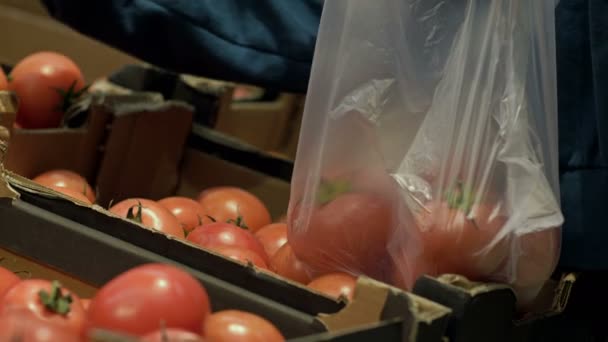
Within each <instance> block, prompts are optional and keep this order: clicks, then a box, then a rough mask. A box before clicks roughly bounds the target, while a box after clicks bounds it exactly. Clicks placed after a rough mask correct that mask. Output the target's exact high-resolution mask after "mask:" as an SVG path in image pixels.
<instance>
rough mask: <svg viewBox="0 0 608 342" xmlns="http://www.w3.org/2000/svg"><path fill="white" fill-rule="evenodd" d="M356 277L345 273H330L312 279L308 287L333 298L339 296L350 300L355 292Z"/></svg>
mask: <svg viewBox="0 0 608 342" xmlns="http://www.w3.org/2000/svg"><path fill="white" fill-rule="evenodd" d="M356 286H357V279H356V278H355V277H353V276H351V275H350V274H346V273H330V274H326V275H323V276H320V277H318V278H315V279H313V281H311V282H310V283H308V287H309V288H311V289H313V290H315V291H318V292H321V293H323V294H326V295H328V296H330V297H333V298H336V299H338V298H340V297H341V296H342V297H344V298H346V299H348V300H352V299H353V296H354V294H355V287H356Z"/></svg>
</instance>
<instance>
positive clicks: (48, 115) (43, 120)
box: [9, 51, 84, 128]
mask: <svg viewBox="0 0 608 342" xmlns="http://www.w3.org/2000/svg"><path fill="white" fill-rule="evenodd" d="M10 77H11V82H10V83H9V87H10V89H11V90H12V91H14V92H15V93H16V94H17V96H18V97H19V110H18V113H17V121H18V122H19V124H20V125H21V126H23V127H24V128H54V127H58V126H59V124H60V123H61V120H62V118H63V115H64V113H65V111H66V110H67V109H68V107H69V106H70V104H71V102H72V101H73V100H74V97H75V96H78V95H79V94H78V93H79V92H81V90H82V89H83V88H84V77H83V76H82V72H81V71H80V69H79V68H78V66H77V65H76V64H75V63H74V62H73V61H72V60H71V59H69V58H68V57H66V56H64V55H61V54H58V53H55V52H46V51H44V52H37V53H34V54H31V55H29V56H27V57H25V58H24V59H22V60H21V61H19V63H17V65H15V67H14V68H13V70H12V71H11V74H10Z"/></svg>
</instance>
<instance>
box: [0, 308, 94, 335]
mask: <svg viewBox="0 0 608 342" xmlns="http://www.w3.org/2000/svg"><path fill="white" fill-rule="evenodd" d="M0 341H3V342H5V341H6V342H9V341H23V342H57V341H61V342H80V341H82V340H81V338H80V335H79V334H77V333H74V332H72V331H70V330H67V329H65V328H64V327H62V326H61V325H59V324H55V323H53V322H50V321H45V320H41V319H39V318H38V317H35V316H33V315H32V314H31V313H29V312H27V311H23V310H17V311H11V312H10V313H6V314H3V315H2V316H1V317H0Z"/></svg>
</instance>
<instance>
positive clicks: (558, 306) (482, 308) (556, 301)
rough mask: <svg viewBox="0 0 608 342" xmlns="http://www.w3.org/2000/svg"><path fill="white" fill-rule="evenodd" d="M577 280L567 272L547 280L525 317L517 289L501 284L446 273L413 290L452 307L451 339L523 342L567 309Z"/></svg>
mask: <svg viewBox="0 0 608 342" xmlns="http://www.w3.org/2000/svg"><path fill="white" fill-rule="evenodd" d="M575 280H576V277H575V275H574V274H569V273H568V274H564V275H563V276H562V278H561V279H559V280H557V281H556V280H550V281H548V282H547V283H546V285H545V287H544V289H543V291H541V294H540V295H539V297H538V298H537V301H536V303H535V305H533V308H532V311H530V313H528V314H527V315H526V316H523V317H518V314H517V312H516V308H515V294H514V292H513V291H512V290H511V289H510V288H509V287H508V286H506V285H502V284H490V283H479V282H472V281H469V280H468V279H466V278H464V277H462V276H459V275H452V274H446V275H443V276H440V277H438V278H432V277H422V278H420V279H419V280H418V281H417V282H416V284H415V287H414V290H413V292H414V293H416V294H418V295H420V296H423V297H425V298H428V299H430V300H433V301H434V302H437V303H440V304H443V305H445V306H447V307H449V308H451V309H452V315H451V317H450V322H449V324H448V328H447V331H446V336H447V337H448V338H449V340H450V341H454V342H477V341H479V342H482V341H495V342H509V341H522V342H523V341H527V339H526V336H527V335H528V334H527V331H528V330H533V329H534V328H533V326H535V325H542V324H544V320H546V319H547V318H548V317H553V316H556V315H559V314H561V313H562V312H563V311H564V309H565V307H566V305H567V303H568V299H569V296H570V292H571V290H572V286H573V284H574V282H575Z"/></svg>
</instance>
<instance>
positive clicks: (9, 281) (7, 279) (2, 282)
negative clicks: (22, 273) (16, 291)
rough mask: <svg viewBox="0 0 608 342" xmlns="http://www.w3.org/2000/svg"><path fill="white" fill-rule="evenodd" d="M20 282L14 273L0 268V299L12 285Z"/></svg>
mask: <svg viewBox="0 0 608 342" xmlns="http://www.w3.org/2000/svg"><path fill="white" fill-rule="evenodd" d="M20 281H21V278H19V277H18V276H17V275H16V274H15V273H13V272H11V271H9V270H7V269H6V268H4V267H0V298H2V295H4V293H5V292H6V291H8V290H9V289H10V288H11V287H13V285H15V284H17V283H18V282H20Z"/></svg>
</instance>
